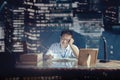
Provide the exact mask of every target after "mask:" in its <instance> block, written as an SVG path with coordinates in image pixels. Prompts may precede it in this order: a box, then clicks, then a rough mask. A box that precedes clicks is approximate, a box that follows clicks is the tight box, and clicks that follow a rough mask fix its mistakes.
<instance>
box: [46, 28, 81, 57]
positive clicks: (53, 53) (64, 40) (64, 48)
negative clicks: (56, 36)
mask: <svg viewBox="0 0 120 80" xmlns="http://www.w3.org/2000/svg"><path fill="white" fill-rule="evenodd" d="M73 42H74V39H73V34H72V31H71V30H64V31H62V32H61V36H60V42H59V43H54V44H52V45H51V46H50V48H49V50H48V51H47V53H46V54H45V59H63V58H78V55H79V49H78V47H77V46H76V45H74V44H73Z"/></svg>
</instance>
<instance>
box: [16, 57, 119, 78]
mask: <svg viewBox="0 0 120 80" xmlns="http://www.w3.org/2000/svg"><path fill="white" fill-rule="evenodd" d="M77 63H78V61H77V60H75V59H71V60H69V59H65V60H53V61H52V60H49V61H43V63H40V64H37V65H21V64H17V65H16V72H17V76H23V77H25V76H26V77H25V78H27V77H28V76H31V77H32V78H41V80H79V79H81V80H91V79H95V80H103V79H104V80H112V79H114V80H115V79H117V78H119V73H120V61H116V60H111V61H110V62H108V63H100V62H99V60H98V61H97V63H96V65H95V66H92V67H87V66H80V65H77Z"/></svg>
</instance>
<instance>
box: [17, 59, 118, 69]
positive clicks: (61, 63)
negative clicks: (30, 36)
mask: <svg viewBox="0 0 120 80" xmlns="http://www.w3.org/2000/svg"><path fill="white" fill-rule="evenodd" d="M16 68H22V69H49V68H50V69H54V68H55V69H63V68H64V69H120V61H117V60H111V61H110V62H106V63H101V62H99V60H98V61H97V62H96V65H95V66H90V67H87V66H81V65H78V61H77V60H76V59H60V60H48V61H42V62H39V63H37V64H36V65H26V64H20V63H18V64H16Z"/></svg>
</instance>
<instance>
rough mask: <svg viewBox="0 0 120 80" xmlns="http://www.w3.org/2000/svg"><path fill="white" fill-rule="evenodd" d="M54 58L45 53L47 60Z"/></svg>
mask: <svg viewBox="0 0 120 80" xmlns="http://www.w3.org/2000/svg"><path fill="white" fill-rule="evenodd" d="M52 58H54V57H53V56H52V55H45V59H46V60H48V59H52Z"/></svg>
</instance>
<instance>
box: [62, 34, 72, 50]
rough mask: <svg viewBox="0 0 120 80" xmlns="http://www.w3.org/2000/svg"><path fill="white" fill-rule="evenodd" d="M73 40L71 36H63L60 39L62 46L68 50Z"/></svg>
mask: <svg viewBox="0 0 120 80" xmlns="http://www.w3.org/2000/svg"><path fill="white" fill-rule="evenodd" d="M71 38H72V35H69V34H63V35H62V36H61V39H60V44H61V47H62V48H66V47H67V46H68V44H69V41H70V39H71Z"/></svg>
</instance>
